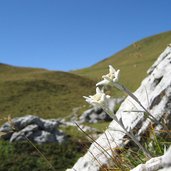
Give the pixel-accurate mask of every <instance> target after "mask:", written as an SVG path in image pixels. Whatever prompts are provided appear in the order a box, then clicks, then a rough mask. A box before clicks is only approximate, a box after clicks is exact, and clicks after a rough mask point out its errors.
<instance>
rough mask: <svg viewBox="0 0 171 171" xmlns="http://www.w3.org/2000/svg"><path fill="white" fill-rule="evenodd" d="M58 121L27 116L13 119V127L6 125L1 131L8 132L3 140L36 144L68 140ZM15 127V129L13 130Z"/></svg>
mask: <svg viewBox="0 0 171 171" xmlns="http://www.w3.org/2000/svg"><path fill="white" fill-rule="evenodd" d="M59 124H60V122H59V121H58V120H47V119H41V118H39V117H38V116H32V115H27V116H24V117H18V118H14V119H12V125H10V124H9V123H5V124H4V125H2V127H1V128H0V131H2V132H6V133H7V134H5V135H4V136H2V137H1V138H2V139H5V140H9V141H10V142H14V141H26V140H27V138H28V139H29V140H30V141H33V142H36V143H39V144H41V143H49V142H58V143H62V142H63V141H65V140H66V136H65V134H64V133H63V132H62V131H60V130H59V129H57V128H58V126H59ZM12 127H14V128H15V129H12Z"/></svg>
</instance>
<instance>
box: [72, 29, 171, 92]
mask: <svg viewBox="0 0 171 171" xmlns="http://www.w3.org/2000/svg"><path fill="white" fill-rule="evenodd" d="M170 43H171V31H170V32H165V33H161V34H158V35H155V36H152V37H148V38H145V39H143V40H140V41H138V42H136V43H134V44H132V45H130V46H129V47H127V48H125V49H124V50H122V51H120V52H118V53H117V54H114V55H113V56H111V57H109V58H106V59H105V60H103V61H101V62H99V63H97V64H95V65H93V66H92V67H89V68H85V69H81V70H76V71H73V73H76V74H78V75H81V76H85V77H88V78H92V79H94V80H96V81H98V80H100V79H101V76H102V75H104V74H106V73H108V65H109V64H112V65H113V66H114V67H115V68H117V69H120V70H121V80H122V82H123V83H124V84H125V85H127V87H129V88H130V89H131V90H133V91H134V90H136V88H138V86H139V84H140V82H141V81H142V79H143V78H144V77H145V76H146V71H147V69H148V68H149V67H150V66H151V65H152V64H153V62H154V61H155V60H156V59H157V57H158V56H159V55H160V54H161V52H163V51H164V49H165V48H166V46H167V45H168V44H170ZM116 93H117V92H116Z"/></svg>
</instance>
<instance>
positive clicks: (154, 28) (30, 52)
mask: <svg viewBox="0 0 171 171" xmlns="http://www.w3.org/2000/svg"><path fill="white" fill-rule="evenodd" d="M170 7H171V1H170V0H0V62H1V63H7V64H11V65H16V66H27V67H39V68H47V69H50V70H64V71H69V70H74V69H79V68H84V67H88V66H91V65H93V64H95V63H97V62H98V61H100V60H102V59H104V58H106V57H109V56H111V55H112V54H114V53H116V52H118V51H119V50H121V49H123V48H125V47H126V46H128V45H129V44H131V43H133V42H135V41H137V40H140V39H142V38H144V37H147V36H150V35H154V34H157V33H160V32H164V31H169V30H171V14H170Z"/></svg>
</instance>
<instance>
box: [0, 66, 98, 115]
mask: <svg viewBox="0 0 171 171" xmlns="http://www.w3.org/2000/svg"><path fill="white" fill-rule="evenodd" d="M94 84H95V83H94V82H93V81H92V80H90V79H85V78H82V77H80V76H78V75H74V74H71V73H66V72H61V71H56V72H55V71H48V70H43V69H33V68H19V67H13V66H8V65H3V64H0V94H1V95H0V104H1V105H0V113H1V117H3V116H5V115H7V114H11V115H12V117H14V116H22V115H26V114H35V115H39V116H41V117H44V118H57V117H64V116H67V115H68V114H70V113H71V112H72V108H74V107H78V106H81V105H83V104H85V102H84V99H83V98H82V96H83V95H87V94H90V93H93V92H94V89H93V86H94Z"/></svg>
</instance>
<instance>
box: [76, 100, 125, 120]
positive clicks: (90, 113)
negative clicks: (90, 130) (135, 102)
mask: <svg viewBox="0 0 171 171" xmlns="http://www.w3.org/2000/svg"><path fill="white" fill-rule="evenodd" d="M123 99H124V98H114V99H110V100H109V103H108V104H109V108H110V109H111V110H112V111H114V109H115V107H116V105H118V104H121V102H122V101H123ZM111 120H112V118H111V117H110V116H109V115H108V114H106V113H105V112H104V111H103V109H101V108H99V107H92V108H91V109H88V110H86V111H85V112H84V113H83V114H82V115H81V116H80V118H79V123H83V122H89V123H97V122H99V121H111Z"/></svg>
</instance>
